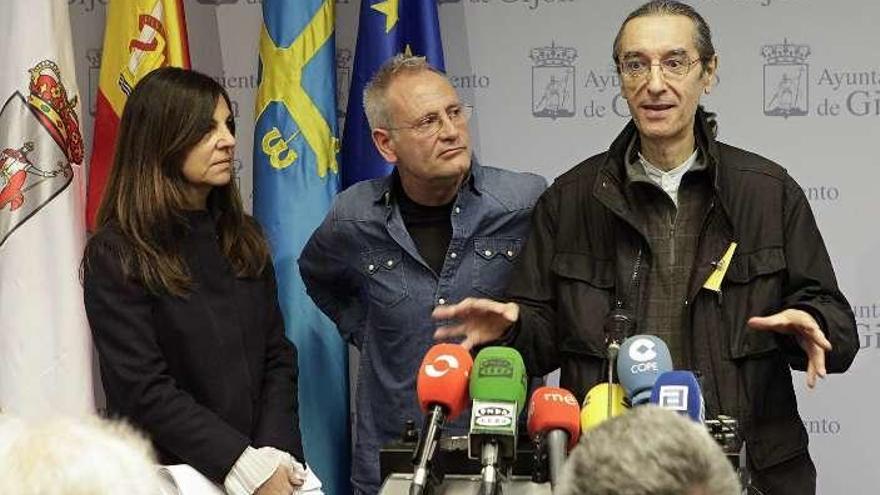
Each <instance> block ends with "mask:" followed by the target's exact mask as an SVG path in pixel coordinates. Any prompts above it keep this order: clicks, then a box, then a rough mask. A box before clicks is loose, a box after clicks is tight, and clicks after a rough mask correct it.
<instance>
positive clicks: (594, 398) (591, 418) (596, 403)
mask: <svg viewBox="0 0 880 495" xmlns="http://www.w3.org/2000/svg"><path fill="white" fill-rule="evenodd" d="M627 409H628V408H627V405H626V393H625V392H624V390H623V387H621V386H620V385H619V384H617V383H614V384H611V385H608V384H607V383H600V384H598V385H596V386H595V387H593V388H591V389H590V390H589V391H588V392H587V395H586V397H584V407H583V409H581V433H584V434H585V433H586V432H587V431H589V430H591V429H593V428H595V427H596V426H598V425H599V424H601V423H602V422H603V421H606V420H608V419H611V418H613V417H615V416H620V415H621V414H623V413H624V412H626V410H627Z"/></svg>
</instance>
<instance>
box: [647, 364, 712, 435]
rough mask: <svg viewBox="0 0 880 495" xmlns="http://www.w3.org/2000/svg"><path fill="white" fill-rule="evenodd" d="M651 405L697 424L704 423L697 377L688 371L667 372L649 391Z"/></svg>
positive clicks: (701, 398)
mask: <svg viewBox="0 0 880 495" xmlns="http://www.w3.org/2000/svg"><path fill="white" fill-rule="evenodd" d="M651 404H656V405H658V406H660V407H662V408H663V409H669V410H670V411H675V412H677V413H679V414H681V415H682V416H687V417H689V418H691V419H692V420H694V421H696V422H697V423H701V424H702V423H703V422H705V421H706V403H705V402H704V401H703V393H702V391H701V390H700V384H699V382H697V377H696V376H695V375H694V374H693V373H691V372H690V371H667V372H666V373H663V374H662V375H660V377H659V378H657V382H656V383H655V384H654V388H653V389H651Z"/></svg>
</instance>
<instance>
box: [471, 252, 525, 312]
mask: <svg viewBox="0 0 880 495" xmlns="http://www.w3.org/2000/svg"><path fill="white" fill-rule="evenodd" d="M521 248H522V239H521V238H515V237H476V238H474V289H475V290H477V291H479V292H482V293H483V294H485V295H487V296H489V297H493V298H499V297H501V295H502V294H504V289H506V288H507V279H508V278H509V275H510V270H511V269H512V268H513V266H514V263H515V262H516V258H517V257H518V256H519V252H520V250H521Z"/></svg>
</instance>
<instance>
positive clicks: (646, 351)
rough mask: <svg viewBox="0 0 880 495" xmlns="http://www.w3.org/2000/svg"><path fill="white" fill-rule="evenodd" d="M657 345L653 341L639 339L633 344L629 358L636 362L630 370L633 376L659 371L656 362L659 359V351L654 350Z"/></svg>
mask: <svg viewBox="0 0 880 495" xmlns="http://www.w3.org/2000/svg"><path fill="white" fill-rule="evenodd" d="M656 345H657V344H656V343H655V342H653V341H652V340H651V339H637V340H636V341H635V342H633V343H632V345H631V346H630V348H629V357H630V358H631V359H632V360H633V361H636V363H635V364H633V365H632V367H631V368H630V370H631V371H632V373H633V374H637V373H645V372H656V371H659V369H658V367H657V361H655V359H657V351H656V350H654V347H655V346H656Z"/></svg>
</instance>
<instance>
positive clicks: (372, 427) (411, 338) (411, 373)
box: [299, 162, 546, 493]
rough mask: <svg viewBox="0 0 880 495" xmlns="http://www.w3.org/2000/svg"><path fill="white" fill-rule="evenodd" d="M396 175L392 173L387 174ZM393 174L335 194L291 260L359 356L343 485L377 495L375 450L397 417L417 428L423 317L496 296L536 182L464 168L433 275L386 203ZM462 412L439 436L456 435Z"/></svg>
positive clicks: (397, 429)
mask: <svg viewBox="0 0 880 495" xmlns="http://www.w3.org/2000/svg"><path fill="white" fill-rule="evenodd" d="M394 173H396V170H395V172H394ZM393 181H394V177H393V176H389V177H385V178H381V179H373V180H370V181H365V182H361V183H358V184H356V185H354V186H352V187H350V188H349V189H347V190H346V191H344V192H342V193H340V194H339V195H338V196H337V197H336V200H335V202H334V203H333V206H332V207H331V209H330V212H329V213H328V214H327V217H326V218H325V219H324V221H323V223H322V224H321V225H320V226H319V227H318V229H317V230H316V231H315V233H314V234H313V235H312V237H311V239H309V241H308V243H307V244H306V246H305V248H304V249H303V253H302V256H301V257H300V259H299V266H300V272H301V274H302V277H303V281H304V282H305V286H306V289H307V290H308V293H309V295H310V296H311V297H312V299H313V300H314V301H315V304H317V305H318V307H320V308H321V310H322V311H323V312H324V313H326V314H327V316H329V317H330V318H331V319H332V320H333V321H334V322H336V325H337V327H338V329H339V333H340V334H341V335H342V337H343V338H344V339H346V340H347V341H348V342H350V343H351V344H353V345H355V346H356V347H357V348H358V349H359V350H360V366H359V369H358V375H357V376H358V378H357V394H356V428H357V429H356V440H355V451H354V459H353V466H352V481H353V483H354V485H355V487H356V488H357V489H358V490H360V491H362V492H365V493H376V492H378V489H379V485H380V484H381V480H380V479H379V449H380V448H381V447H382V446H383V445H384V444H386V443H388V442H389V441H391V440H392V439H395V438H399V437H400V433H401V432H402V431H403V427H404V424H405V422H406V421H407V420H413V421H415V422H416V425H421V421H422V413H421V411H420V410H419V406H418V401H417V398H416V390H415V384H416V374H417V372H418V368H419V365H420V364H421V361H422V358H423V357H424V355H425V354H426V353H427V351H428V349H430V348H431V346H433V345H434V344H435V343H436V342H434V339H433V333H434V330H435V328H436V327H437V324H436V323H435V322H434V321H432V319H431V311H432V310H433V308H434V306H436V305H438V304H447V303H453V302H458V301H460V300H462V299H464V298H465V297H469V296H475V297H489V298H496V299H497V298H500V297H501V296H502V294H503V291H504V288H505V286H506V284H507V279H508V275H509V274H510V270H511V268H512V267H513V266H514V263H515V261H516V259H517V257H518V256H519V253H520V251H521V250H522V247H523V243H524V242H525V240H526V237H527V235H528V230H529V217H530V213H531V210H532V207H533V206H534V204H535V201H536V200H537V198H538V196H540V194H541V193H542V192H543V191H544V189H545V188H546V181H545V180H544V178H543V177H540V176H538V175H534V174H529V173H519V172H511V171H507V170H501V169H497V168H492V167H484V166H480V165H478V164H477V163H476V162H472V165H471V172H470V175H469V177H468V179H467V180H466V181H465V182H464V183H463V184H462V186H461V188H460V190H459V193H458V195H457V197H456V199H455V203H454V205H453V207H452V213H451V215H452V219H451V220H452V238H451V240H450V242H449V248H448V250H447V253H446V257H445V259H444V263H443V268H442V269H441V271H440V273H434V271H433V270H432V269H431V268H430V266H429V265H428V264H427V263H426V262H425V261H424V260H423V259H422V257H421V256H420V255H419V252H418V250H417V248H416V245H415V243H414V241H413V239H412V238H411V237H410V235H409V233H408V232H407V230H406V227H405V225H404V222H403V218H402V216H401V214H400V209H399V207H398V204H397V202H396V201H395V200H394V197H393V188H392V184H393ZM468 419H469V413H468V412H467V411H466V412H465V413H462V415H461V416H460V417H459V418H458V420H457V421H455V422H454V423H450V427H449V431H451V432H453V433H457V434H462V433H463V432H465V431H466V427H467V423H468Z"/></svg>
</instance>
